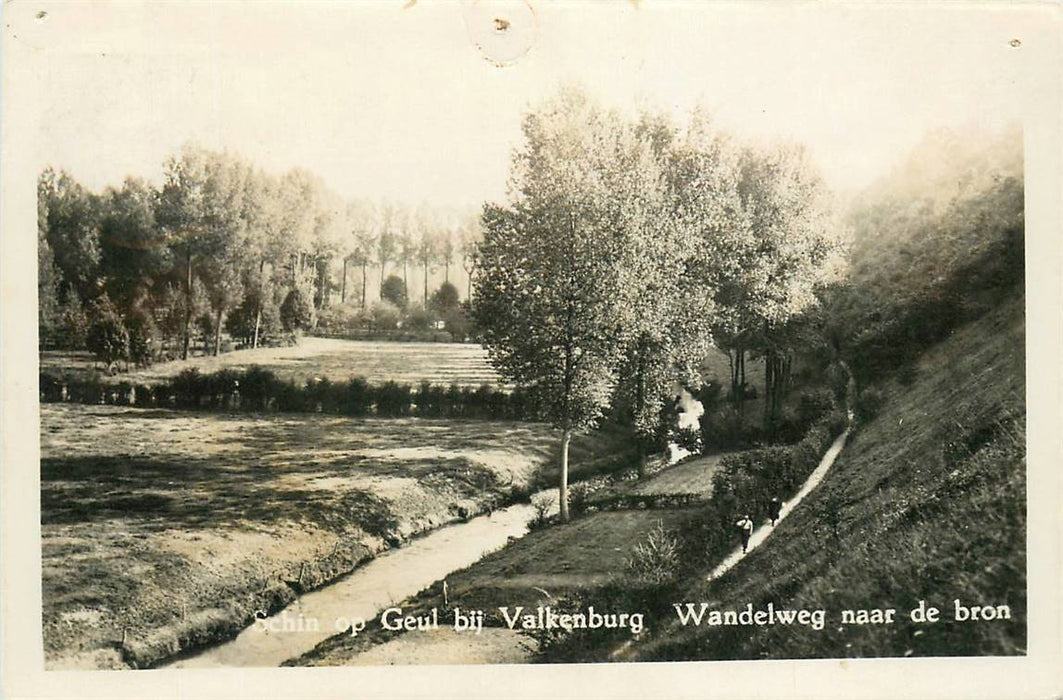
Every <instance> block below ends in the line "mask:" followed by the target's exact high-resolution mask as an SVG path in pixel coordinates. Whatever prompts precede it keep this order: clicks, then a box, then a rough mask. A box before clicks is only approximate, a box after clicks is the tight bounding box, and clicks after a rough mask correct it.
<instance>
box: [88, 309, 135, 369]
mask: <svg viewBox="0 0 1063 700" xmlns="http://www.w3.org/2000/svg"><path fill="white" fill-rule="evenodd" d="M91 317H92V322H91V323H90V324H89V328H88V335H87V337H86V346H87V347H88V349H89V351H90V352H91V353H92V354H93V355H95V357H96V359H97V360H100V361H101V362H103V363H105V364H108V365H110V364H111V363H113V362H117V361H118V360H126V359H129V332H128V331H127V330H126V328H125V326H124V325H123V324H122V319H121V317H120V316H119V314H118V311H117V309H115V307H114V304H112V303H111V300H110V299H109V298H108V297H107V295H106V294H104V295H103V296H101V297H100V298H99V299H97V300H96V301H95V302H93V305H92V312H91Z"/></svg>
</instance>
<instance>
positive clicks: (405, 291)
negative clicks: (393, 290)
mask: <svg viewBox="0 0 1063 700" xmlns="http://www.w3.org/2000/svg"><path fill="white" fill-rule="evenodd" d="M402 293H403V295H405V297H406V301H409V300H410V284H409V282H407V281H406V258H403V259H402Z"/></svg>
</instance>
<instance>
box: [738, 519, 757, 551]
mask: <svg viewBox="0 0 1063 700" xmlns="http://www.w3.org/2000/svg"><path fill="white" fill-rule="evenodd" d="M735 527H737V528H738V534H739V535H741V536H742V554H745V553H746V550H748V549H749V538H750V536H751V535H752V534H753V518H751V517H749V516H748V515H743V516H742V519H741V520H739V521H738V522H737V523H735Z"/></svg>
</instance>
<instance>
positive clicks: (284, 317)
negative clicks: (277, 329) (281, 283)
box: [280, 289, 314, 332]
mask: <svg viewBox="0 0 1063 700" xmlns="http://www.w3.org/2000/svg"><path fill="white" fill-rule="evenodd" d="M280 318H281V325H282V326H283V327H284V330H286V331H289V332H297V331H303V330H307V329H309V328H311V327H312V326H313V325H314V305H313V304H312V303H311V300H310V299H309V298H307V296H306V293H305V292H303V291H302V290H300V289H293V290H291V291H289V292H288V295H287V296H285V297H284V302H283V303H282V304H281V308H280Z"/></svg>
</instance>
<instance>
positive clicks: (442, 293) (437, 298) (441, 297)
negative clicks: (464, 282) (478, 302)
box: [429, 282, 461, 314]
mask: <svg viewBox="0 0 1063 700" xmlns="http://www.w3.org/2000/svg"><path fill="white" fill-rule="evenodd" d="M460 305H461V300H460V299H459V298H458V289H457V287H455V286H454V285H452V284H451V283H450V282H444V283H443V284H441V285H439V289H437V290H436V291H435V292H433V293H432V300H431V303H430V304H429V308H430V309H432V310H434V311H436V312H437V313H439V314H445V313H447V312H449V311H453V310H454V309H457V308H458V307H459V306H460Z"/></svg>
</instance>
